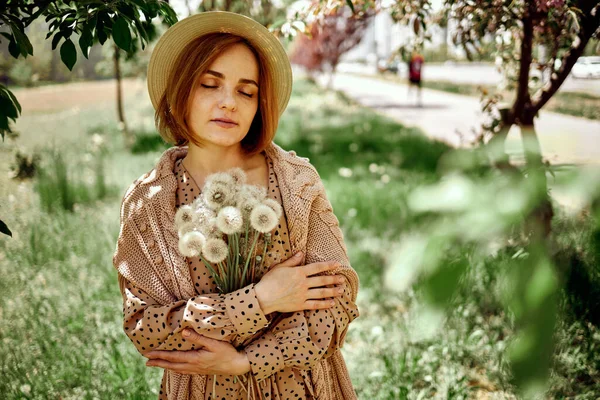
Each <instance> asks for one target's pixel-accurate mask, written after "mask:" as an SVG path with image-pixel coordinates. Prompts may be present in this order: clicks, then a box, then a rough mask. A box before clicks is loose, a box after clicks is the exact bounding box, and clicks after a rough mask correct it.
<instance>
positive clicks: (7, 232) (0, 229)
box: [0, 132, 12, 237]
mask: <svg viewBox="0 0 600 400" xmlns="http://www.w3.org/2000/svg"><path fill="white" fill-rule="evenodd" d="M2 140H4V132H2ZM0 232H2V233H4V234H5V235H8V236H10V237H12V232H11V231H10V229H8V226H6V224H5V223H4V221H2V220H1V219H0Z"/></svg>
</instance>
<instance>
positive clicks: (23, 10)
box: [0, 0, 177, 137]
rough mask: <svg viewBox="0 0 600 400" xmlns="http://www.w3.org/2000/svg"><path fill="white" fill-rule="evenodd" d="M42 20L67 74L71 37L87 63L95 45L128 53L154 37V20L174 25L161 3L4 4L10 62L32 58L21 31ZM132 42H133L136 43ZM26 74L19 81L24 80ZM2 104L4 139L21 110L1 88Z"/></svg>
mask: <svg viewBox="0 0 600 400" xmlns="http://www.w3.org/2000/svg"><path fill="white" fill-rule="evenodd" d="M42 17H44V19H45V21H46V23H48V32H47V34H46V37H45V39H46V40H47V39H49V38H50V37H52V50H55V49H56V48H57V46H58V45H59V44H60V43H61V41H62V45H61V46H60V49H59V53H60V58H61V60H62V62H63V63H64V64H65V65H66V66H67V68H68V69H69V70H72V69H73V66H74V65H75V63H76V61H77V48H76V46H75V44H74V42H73V39H72V36H73V35H75V36H77V35H78V39H77V42H78V45H79V49H80V50H81V53H82V54H83V56H84V57H85V58H88V56H89V51H90V49H91V47H92V46H93V44H94V43H96V42H98V43H100V44H101V45H103V44H104V43H105V42H106V41H107V40H108V38H112V39H113V40H114V43H115V44H116V45H117V46H118V47H119V48H121V49H123V50H125V51H126V52H127V53H130V54H133V53H135V52H136V51H137V50H138V47H137V45H136V44H135V42H137V40H138V39H139V42H140V45H141V48H142V49H144V48H145V46H146V45H147V44H148V43H149V42H150V41H151V40H152V38H153V37H154V33H153V32H154V26H153V25H152V20H153V19H155V18H157V17H159V18H162V20H163V22H164V23H165V24H167V25H173V24H174V23H175V22H177V15H176V14H175V12H174V11H173V9H172V8H171V7H170V6H169V4H168V3H167V2H165V1H161V0H142V1H139V0H120V1H117V2H108V3H107V2H104V1H100V0H89V1H85V2H81V1H69V0H66V1H50V0H45V1H39V2H33V3H32V2H29V1H23V0H15V1H8V2H7V4H6V5H5V7H3V8H2V9H0V28H3V27H4V28H8V29H9V32H0V35H2V36H3V37H4V38H6V39H8V50H9V53H10V55H11V56H12V57H14V58H16V59H17V58H19V56H23V58H27V56H30V55H33V45H32V43H31V41H30V39H29V37H28V34H27V32H26V30H25V28H27V27H28V26H29V25H31V24H32V23H33V22H34V21H36V20H37V19H38V18H42ZM134 36H135V38H134ZM26 75H27V73H25V76H22V77H21V79H26V78H27V76H26ZM0 89H2V90H1V91H0V100H2V99H4V100H3V103H2V105H3V107H2V108H1V109H2V112H1V113H0V134H1V135H2V137H4V135H5V133H6V132H9V131H10V130H11V128H10V126H9V121H8V119H9V118H10V119H11V120H12V121H15V120H16V119H17V118H18V115H19V114H20V112H21V110H20V107H19V105H18V102H16V99H15V98H14V96H12V93H10V91H9V90H8V89H7V88H6V86H4V85H2V84H0Z"/></svg>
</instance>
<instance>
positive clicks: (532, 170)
mask: <svg viewBox="0 0 600 400" xmlns="http://www.w3.org/2000/svg"><path fill="white" fill-rule="evenodd" d="M520 120H521V121H523V122H522V123H521V140H522V141H523V149H524V151H525V159H526V161H527V171H528V176H527V180H528V181H529V185H530V186H532V187H533V189H534V191H533V192H534V193H535V196H536V198H535V203H536V206H535V207H534V208H533V210H532V211H531V213H530V214H529V215H528V216H527V217H526V220H525V226H526V229H527V230H528V232H530V233H531V234H532V235H533V236H534V239H540V240H545V239H547V238H548V236H550V233H551V231H552V217H553V216H554V210H553V208H552V202H551V201H550V196H549V195H548V181H547V179H546V168H545V165H544V162H543V159H542V152H541V147H540V143H539V141H538V138H537V134H536V132H535V125H534V117H533V116H532V115H526V116H522V117H521V118H520Z"/></svg>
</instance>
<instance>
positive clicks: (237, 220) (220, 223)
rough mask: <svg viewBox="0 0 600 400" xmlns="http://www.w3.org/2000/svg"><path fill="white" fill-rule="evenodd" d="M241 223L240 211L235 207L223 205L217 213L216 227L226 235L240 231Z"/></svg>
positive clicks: (242, 220)
mask: <svg viewBox="0 0 600 400" xmlns="http://www.w3.org/2000/svg"><path fill="white" fill-rule="evenodd" d="M243 224H244V219H243V218H242V212H241V211H240V210H239V209H238V208H236V207H231V206H227V207H224V208H222V209H221V211H219V214H218V215H217V227H218V228H219V230H220V231H221V232H223V233H224V234H226V235H232V234H234V233H238V232H240V231H241V230H242V226H243Z"/></svg>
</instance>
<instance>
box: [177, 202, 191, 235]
mask: <svg viewBox="0 0 600 400" xmlns="http://www.w3.org/2000/svg"><path fill="white" fill-rule="evenodd" d="M193 217H194V210H193V209H192V207H191V206H189V205H184V206H181V207H179V209H178V210H177V212H176V213H175V227H176V228H177V229H179V228H180V227H181V226H182V225H183V224H187V223H188V222H192V219H193Z"/></svg>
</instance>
